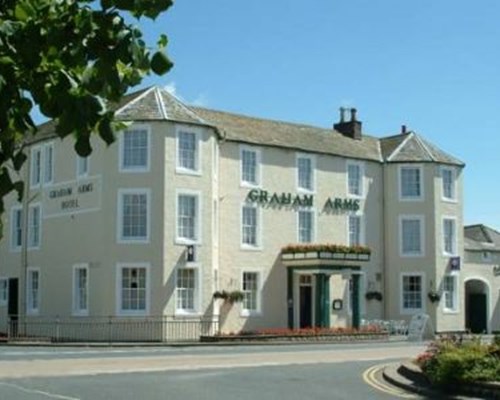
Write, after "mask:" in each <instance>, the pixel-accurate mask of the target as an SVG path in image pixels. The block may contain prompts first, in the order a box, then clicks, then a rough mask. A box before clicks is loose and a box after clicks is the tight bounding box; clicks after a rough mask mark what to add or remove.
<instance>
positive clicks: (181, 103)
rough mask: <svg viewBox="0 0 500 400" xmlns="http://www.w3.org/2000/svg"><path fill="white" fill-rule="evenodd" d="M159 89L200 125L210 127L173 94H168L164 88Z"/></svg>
mask: <svg viewBox="0 0 500 400" xmlns="http://www.w3.org/2000/svg"><path fill="white" fill-rule="evenodd" d="M159 89H160V92H163V93H165V94H167V95H168V96H171V97H173V98H174V100H175V101H177V102H178V103H179V105H180V106H181V107H182V108H183V109H184V110H185V111H186V112H187V113H188V114H190V115H191V116H192V117H193V118H194V119H196V120H198V121H199V122H200V123H201V124H204V125H209V126H212V125H211V124H209V123H208V122H207V121H205V120H204V119H203V118H201V117H200V116H199V115H198V114H196V113H195V112H194V111H193V110H191V109H190V108H189V107H188V106H186V105H185V104H184V102H183V101H182V100H181V99H180V98H179V97H177V96H176V95H175V94H173V93H171V92H169V91H168V90H167V89H165V88H159Z"/></svg>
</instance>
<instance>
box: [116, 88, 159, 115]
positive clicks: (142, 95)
mask: <svg viewBox="0 0 500 400" xmlns="http://www.w3.org/2000/svg"><path fill="white" fill-rule="evenodd" d="M154 88H155V86H150V87H149V88H147V89H145V90H144V93H141V94H140V95H139V96H137V97H136V98H135V99H132V100H130V101H129V102H128V103H125V104H124V105H123V106H121V107H120V108H119V109H118V110H116V111H115V115H118V114H120V113H121V112H123V111H124V110H125V109H127V108H128V107H130V106H131V105H133V104H135V103H136V102H137V101H139V100H140V99H142V98H143V97H146V95H147V94H149V92H151V91H152V90H154Z"/></svg>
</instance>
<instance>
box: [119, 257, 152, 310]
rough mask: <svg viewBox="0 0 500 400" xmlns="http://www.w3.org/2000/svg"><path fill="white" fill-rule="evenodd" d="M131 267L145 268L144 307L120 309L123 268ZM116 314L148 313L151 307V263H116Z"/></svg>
mask: <svg viewBox="0 0 500 400" xmlns="http://www.w3.org/2000/svg"><path fill="white" fill-rule="evenodd" d="M132 268H144V269H145V270H146V281H145V285H146V287H145V299H144V300H145V309H144V310H123V309H122V289H123V288H122V279H123V270H124V269H132ZM115 290H116V315H119V316H144V315H149V312H150V307H151V265H150V264H149V263H146V262H144V263H118V264H117V265H116V287H115Z"/></svg>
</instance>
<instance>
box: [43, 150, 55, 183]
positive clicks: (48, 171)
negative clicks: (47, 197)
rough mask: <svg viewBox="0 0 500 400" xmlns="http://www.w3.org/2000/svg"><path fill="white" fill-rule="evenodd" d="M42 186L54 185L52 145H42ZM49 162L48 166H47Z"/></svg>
mask: <svg viewBox="0 0 500 400" xmlns="http://www.w3.org/2000/svg"><path fill="white" fill-rule="evenodd" d="M42 160H43V163H42V165H43V174H42V175H43V185H44V186H45V185H51V184H53V183H54V143H53V142H51V143H46V144H44V145H43V157H42ZM49 160H50V165H49V164H48V163H49Z"/></svg>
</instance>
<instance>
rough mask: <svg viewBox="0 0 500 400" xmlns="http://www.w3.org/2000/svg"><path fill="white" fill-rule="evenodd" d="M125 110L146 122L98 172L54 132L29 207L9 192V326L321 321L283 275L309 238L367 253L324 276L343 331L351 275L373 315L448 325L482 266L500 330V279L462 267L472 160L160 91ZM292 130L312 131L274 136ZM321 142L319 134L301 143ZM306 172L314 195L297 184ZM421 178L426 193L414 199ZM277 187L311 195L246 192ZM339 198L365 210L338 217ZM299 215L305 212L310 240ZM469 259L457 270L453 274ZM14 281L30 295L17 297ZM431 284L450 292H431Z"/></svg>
mask: <svg viewBox="0 0 500 400" xmlns="http://www.w3.org/2000/svg"><path fill="white" fill-rule="evenodd" d="M116 114H117V116H118V117H119V118H122V119H124V120H129V121H133V124H132V125H131V126H130V127H129V128H128V129H127V131H126V132H127V133H126V134H124V133H123V132H121V133H118V135H117V138H118V140H117V141H116V143H115V144H113V145H112V146H110V147H109V148H106V146H105V145H104V144H103V143H101V142H100V141H99V140H97V139H96V140H94V141H93V148H94V150H93V153H92V155H91V156H90V157H89V159H88V172H85V173H80V172H82V169H85V168H84V167H82V162H83V161H82V160H81V159H79V158H78V157H77V156H76V155H75V154H74V152H73V150H72V143H71V142H70V141H60V140H59V139H57V138H54V137H53V136H51V135H50V134H49V135H47V136H46V137H45V138H43V139H42V140H41V141H40V142H37V143H33V144H32V145H31V146H30V153H29V156H30V159H29V162H28V163H27V166H28V167H30V168H29V169H30V171H28V170H27V169H25V170H24V174H25V175H26V179H27V181H29V182H33V179H34V178H33V174H34V172H33V171H34V170H39V171H40V184H37V185H30V189H29V192H28V193H27V196H26V197H25V200H24V203H22V204H19V203H17V202H16V199H15V198H14V197H13V196H11V197H9V198H8V201H7V207H6V210H7V212H6V213H5V214H4V216H3V218H4V226H5V228H4V229H5V233H4V239H3V240H2V241H1V242H0V317H1V319H0V321H1V322H0V331H5V330H6V329H7V320H8V314H9V302H11V303H13V302H15V301H17V305H18V310H17V314H19V315H21V316H24V315H27V316H62V317H66V316H77V317H79V318H85V317H87V316H88V317H97V316H124V317H130V318H134V317H137V316H141V317H142V316H162V315H168V316H174V317H175V318H177V319H182V318H193V317H210V318H212V317H213V318H217V319H218V320H219V322H220V326H219V327H220V330H221V331H224V332H235V331H240V330H253V329H259V328H282V327H287V326H288V327H293V328H299V327H301V326H312V325H317V324H318V322H319V321H318V320H317V313H316V311H317V310H315V307H316V305H315V297H316V296H317V293H316V291H317V290H318V287H319V286H317V285H316V281H315V280H316V279H319V278H317V276H318V275H317V274H316V272H314V273H313V272H311V273H309V272H308V270H294V272H293V273H292V274H288V270H287V266H285V264H284V263H283V261H282V258H281V249H282V248H283V247H284V246H286V245H288V244H293V243H298V242H300V241H301V239H302V241H304V240H303V239H304V237H306V238H307V240H306V241H308V242H311V243H336V244H344V245H350V244H360V245H365V246H368V247H369V248H370V249H371V256H370V259H369V261H366V262H363V263H359V268H360V269H359V271H357V270H354V269H349V268H345V269H340V270H339V271H338V272H335V273H332V274H331V275H330V273H328V277H327V278H326V279H327V280H326V282H327V283H326V284H327V285H328V290H327V293H328V294H329V298H328V299H326V300H327V301H328V307H327V312H328V314H329V315H328V319H327V320H328V321H329V325H331V326H349V325H351V324H352V322H353V321H352V319H353V316H352V311H351V309H352V306H353V305H352V304H351V302H352V293H351V290H352V287H351V289H350V285H352V283H350V281H351V277H352V274H353V273H355V274H359V275H360V276H361V278H360V291H359V303H360V304H359V305H360V311H361V318H362V319H366V320H370V319H391V320H401V319H405V320H408V319H409V318H411V316H412V315H413V314H414V313H417V312H425V313H428V314H429V315H430V317H431V321H432V324H433V329H434V330H436V331H438V332H445V331H463V330H465V329H466V315H465V308H466V304H465V285H466V282H467V281H468V280H470V279H471V277H474V276H480V277H481V278H480V279H484V280H485V285H486V286H487V288H488V289H487V290H488V300H487V301H488V311H487V313H488V326H487V329H488V331H494V330H500V318H499V312H500V310H499V298H498V292H499V287H500V284H499V280H500V278H499V277H498V276H494V274H493V272H491V274H490V273H489V272H488V273H482V272H481V273H480V272H478V269H479V268H480V267H478V266H477V265H476V264H473V263H468V262H467V263H464V237H463V216H462V199H463V177H462V176H463V164H462V163H460V162H459V161H457V160H456V159H454V158H452V157H450V156H447V155H446V153H442V152H440V151H439V150H438V149H436V148H434V147H430V145H429V144H428V143H427V142H425V141H423V140H422V139H421V138H420V137H419V136H418V135H415V134H413V133H406V132H404V133H402V134H401V135H396V136H394V137H391V138H387V140H386V141H384V139H375V138H371V137H366V138H365V137H364V136H363V137H362V138H356V137H355V136H353V137H349V134H340V133H338V132H336V131H334V130H331V134H330V133H329V132H328V130H324V129H321V130H319V129H318V128H312V127H304V126H297V125H293V124H286V123H278V122H275V121H266V120H257V119H253V118H248V117H242V116H237V115H232V114H226V113H220V112H216V111H210V110H203V109H197V108H193V107H191V108H189V107H187V106H185V105H183V104H182V103H180V102H179V101H178V100H177V99H175V98H172V97H171V96H170V95H168V94H167V93H165V92H164V91H163V90H160V89H157V88H151V89H148V90H145V91H143V92H141V93H139V94H136V95H134V96H133V97H132V98H131V99H130V100H129V101H128V102H126V103H125V104H123V105H121V107H119V108H118V109H117V111H116ZM351 122H352V121H351ZM354 122H356V123H358V121H354ZM345 124H346V125H347V127H348V128H349V122H346V123H345ZM360 126H361V125H360V123H359V127H360ZM288 129H289V130H290V132H292V131H293V132H295V131H297V133H298V134H300V135H303V136H297V138H299V139H294V138H295V136H293V135H295V133H293V135H292V133H291V136H290V137H289V138H288V137H285V136H283V135H282V136H280V137H278V136H276V135H278V132H279V131H280V130H283V131H284V132H287V130H288ZM314 129H316V131H314ZM339 129H342V127H340V128H339ZM310 130H311V131H310ZM135 131H138V132H139V133H138V134H137V135H136V134H134V133H130V132H135ZM309 131H310V132H309ZM359 133H360V132H359ZM184 134H186V135H184ZM308 134H310V135H311V136H310V137H311V139H310V143H309V142H308V140H307V139H306V140H305V142H303V141H302V140H303V138H304V135H308ZM360 134H361V133H360ZM125 135H126V136H127V139H126V138H125ZM330 136H331V137H330ZM280 140H281V141H280ZM294 140H295V141H294ZM321 141H323V142H321ZM304 143H305V144H304ZM322 143H323V144H322ZM324 143H326V144H328V145H331V149H330V148H326V150H325V147H324ZM337 144H338V146H339V148H338V149H337V147H336V146H337ZM315 146H316V147H315ZM38 149H40V153H38ZM49 149H52V150H49ZM408 149H409V150H408ZM243 153H245V155H243ZM427 155H428V156H427ZM244 157H245V160H247V161H245V162H243V158H244ZM246 157H248V158H246ZM125 158H126V159H127V161H124V159H125ZM303 160H306V161H303ZM245 163H247V164H245ZM244 164H245V166H244ZM299 164H300V165H302V167H303V166H304V165H306V166H307V167H306V168H305V169H304V171H309V170H308V168H310V173H306V175H304V174H303V172H304V171H303V170H302V167H299ZM186 165H188V167H186ZM350 168H351V171H353V172H349V170H350ZM299 169H301V171H302V172H301V173H302V175H301V176H302V178H300V179H306V181H307V182H309V184H311V187H310V188H309V189H305V188H301V187H299V175H300V173H299ZM443 169H445V170H446V171H449V173H450V174H451V175H450V174H448V172H446V174H448V175H446V176H447V177H450V176H451V178H452V179H451V181H450V182H451V183H450V184H451V185H452V191H453V196H452V197H453V198H452V199H445V198H443V190H444V189H443V188H444V186H445V185H444V184H443V176H444V174H443ZM244 170H245V171H244ZM351 173H355V174H358V173H359V180H356V179H354V180H353V182H354V183H355V182H358V181H359V182H360V185H358V186H357V187H355V188H354V189H355V190H354V191H356V190H359V193H358V194H353V193H352V192H353V189H352V188H351V189H349V182H350V178H349V176H350V174H351ZM245 174H250V175H249V176H251V177H252V179H253V180H254V182H249V181H248V179H246V181H245V179H243V176H244V175H245ZM402 175H404V177H402ZM304 176H305V178H304ZM408 177H409V180H410V181H411V182H412V183H411V185H409V186H408V187H410V189H409V190H410V191H412V190H415V191H417V192H418V193H419V195H418V196H417V198H415V197H412V196H409V197H410V198H408V196H407V198H401V193H402V191H404V190H407V189H404V190H403V189H402V187H401V185H402V184H403V183H402V182H403V180H404V181H405V182H406V180H405V179H407V178H408ZM254 178H255V179H254ZM252 179H250V180H252ZM46 181H47V182H46ZM447 182H448V181H447ZM404 185H407V183H404ZM405 187H406V186H405ZM263 193H264V194H263ZM274 193H276V194H278V195H280V196H281V195H282V194H290V195H291V196H292V197H295V196H299V197H301V198H304V197H303V196H307V198H308V199H312V205H311V204H307V205H303V206H286V205H278V204H277V203H274V204H269V202H259V201H251V196H252V195H251V194H253V195H259V196H261V195H262V196H265V195H266V194H267V196H268V199H270V198H271V197H272V195H273V194H274ZM336 198H338V199H342V200H343V201H344V200H345V201H347V202H351V203H349V204H354V203H352V202H355V203H356V204H357V205H359V209H358V210H353V209H342V208H339V209H336V210H331V209H327V207H325V205H326V204H327V202H328V201H329V200H332V201H334V199H336ZM37 207H38V209H39V212H40V217H39V219H38V222H37V221H36V215H35V214H36V212H33V211H30V212H26V210H28V209H29V210H32V209H33V208H37ZM244 208H250V209H252V210H254V211H252V210H248V209H245V210H244ZM347 208H349V207H347ZM16 210H23V211H22V212H21V213H19V211H16ZM125 210H126V211H125ZM301 211H304V213H303V214H301ZM244 213H245V215H243V214H244ZM299 214H301V216H299ZM353 216H357V217H359V219H356V218H354V220H355V221H351V217H353ZM300 218H304V220H305V221H306V222H307V223H305V228H304V226H303V227H302V228H303V230H302V233H301V234H299V225H300V226H302V225H301V224H302V223H303V222H299V219H300ZM445 220H446V221H447V222H445ZM301 221H302V219H301ZM450 221H452V222H450ZM358 222H359V225H356V224H357V223H358ZM445 224H446V227H445ZM350 226H351V228H350ZM25 227H28V229H25ZM354 228H355V229H354ZM444 229H448V230H447V231H446V232H444V231H443V230H444ZM403 230H405V232H406V234H405V238H406V239H404V240H403V235H404V234H403ZM418 231H420V233H419V234H417V233H418ZM37 232H38V233H37ZM124 232H126V234H124ZM416 232H417V233H416ZM37 235H39V237H38V239H37ZM301 235H302V236H301ZM304 235H305V236H304ZM244 236H245V238H244ZM416 236H419V237H416ZM445 237H446V238H447V239H445ZM353 238H356V241H357V242H359V243H350V241H351V240H353ZM446 240H448V242H447V244H446V245H445V241H446ZM245 241H246V242H247V243H246V244H245V243H244V242H245ZM32 242H35V244H36V242H38V245H35V246H30V244H32ZM248 242H252V243H251V244H249V243H248ZM188 246H193V248H194V253H195V255H194V260H193V261H188V257H187V251H188ZM405 246H406V247H408V246H410V247H411V249H410V250H411V251H410V253H411V254H408V249H406V250H405ZM412 246H413V247H415V246H416V247H419V251H416V252H415V251H414V250H415V248H413V247H412ZM450 246H451V247H450ZM30 247H33V248H30ZM445 247H448V250H449V251H446V249H445ZM456 257H459V259H458V260H459V264H460V266H459V268H458V269H456V270H453V271H452V268H451V260H452V258H456ZM347 264H349V263H346V265H347ZM356 267H358V266H356ZM85 271H86V272H85ZM311 271H312V270H311ZM289 277H291V281H289ZM445 277H449V278H445ZM16 279H17V283H16V284H17V289H18V296H17V299H16V296H13V295H12V293H9V290H8V289H9V286H11V285H13V284H14V281H15V280H16ZM445 280H446V282H445ZM2 285H3V286H2ZM288 285H292V287H288ZM10 288H11V289H12V286H11V287H10ZM470 290H472V291H474V290H475V289H474V287H473V288H472V289H470ZM478 290H479V289H478ZM221 291H227V292H235V291H236V292H237V291H242V292H243V295H244V300H243V302H236V303H234V304H231V303H229V302H224V301H221V300H215V299H214V297H213V294H214V293H215V292H221ZM429 291H436V292H438V293H439V294H440V295H441V299H440V301H439V302H435V303H433V302H431V301H430V300H429V299H428V292H429ZM366 292H380V293H381V294H382V300H381V301H379V300H367V299H365V293H366ZM445 292H446V294H445ZM290 294H292V296H290ZM445 298H447V300H445ZM336 300H341V302H338V301H337V303H336V304H337V306H338V304H341V307H340V309H339V308H338V307H336V308H337V309H334V307H333V302H334V301H336ZM12 311H13V309H12V308H11V310H10V313H11V314H13V312H12ZM306 314H308V315H306Z"/></svg>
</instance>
